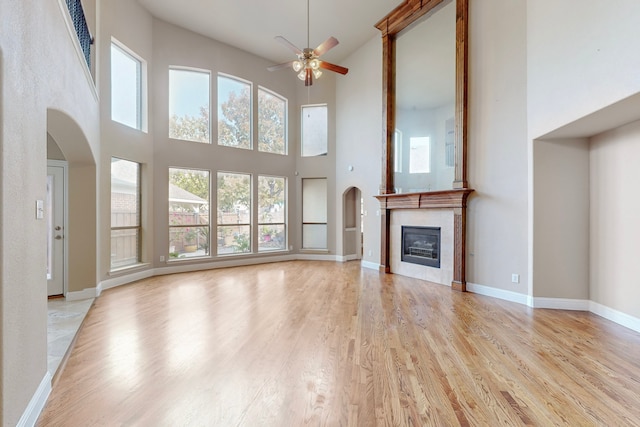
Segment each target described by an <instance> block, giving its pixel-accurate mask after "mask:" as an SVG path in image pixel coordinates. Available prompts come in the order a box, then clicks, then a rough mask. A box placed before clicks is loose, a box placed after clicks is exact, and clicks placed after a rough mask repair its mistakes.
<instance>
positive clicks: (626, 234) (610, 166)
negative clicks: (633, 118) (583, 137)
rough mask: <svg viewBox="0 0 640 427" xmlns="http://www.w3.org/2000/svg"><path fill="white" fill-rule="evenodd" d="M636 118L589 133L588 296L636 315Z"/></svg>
mask: <svg viewBox="0 0 640 427" xmlns="http://www.w3.org/2000/svg"><path fill="white" fill-rule="evenodd" d="M638 159H640V121H637V122H634V123H631V124H629V125H627V126H623V127H620V128H618V129H614V130H611V131H609V132H606V133H603V134H601V135H598V136H596V137H594V138H592V139H591V151H590V175H589V176H590V182H591V191H590V196H591V210H590V213H591V215H590V232H591V238H590V248H591V255H590V263H589V264H590V270H589V273H590V274H589V278H590V286H589V290H590V297H591V300H592V301H595V302H597V303H599V304H602V305H604V306H607V307H610V308H612V309H614V310H618V311H621V312H623V313H626V314H628V315H630V316H634V317H636V318H640V304H638V301H640V286H638V285H639V284H640V279H639V278H640V262H638V254H639V253H640V251H639V250H638V248H639V246H638V245H639V240H640V222H639V221H638V211H639V210H640V201H639V200H638V197H637V193H638V183H639V182H640V169H639V168H638Z"/></svg>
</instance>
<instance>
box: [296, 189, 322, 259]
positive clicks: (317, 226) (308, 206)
mask: <svg viewBox="0 0 640 427" xmlns="http://www.w3.org/2000/svg"><path fill="white" fill-rule="evenodd" d="M302 249H320V250H325V249H327V179H326V178H303V179H302Z"/></svg>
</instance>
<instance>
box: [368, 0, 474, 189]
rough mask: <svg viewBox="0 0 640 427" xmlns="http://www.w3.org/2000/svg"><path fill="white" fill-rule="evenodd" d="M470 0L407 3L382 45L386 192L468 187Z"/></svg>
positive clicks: (382, 26)
mask: <svg viewBox="0 0 640 427" xmlns="http://www.w3.org/2000/svg"><path fill="white" fill-rule="evenodd" d="M467 14H468V0H428V1H425V0H423V1H420V0H418V1H414V0H407V1H406V2H404V3H402V4H400V5H399V6H398V7H397V8H396V9H394V10H393V11H392V12H391V13H389V14H388V15H387V16H386V17H385V18H383V19H382V20H381V21H380V22H379V23H378V24H376V27H377V28H378V29H379V30H380V31H381V32H382V42H383V59H382V60H383V64H382V66H383V100H384V103H383V108H384V111H383V115H384V119H385V123H384V124H383V125H384V128H385V129H384V135H385V137H386V138H385V141H384V142H383V167H382V169H383V171H382V182H381V187H380V194H394V193H416V192H431V191H443V190H450V189H459V188H467V171H466V149H467V147H466V142H467V129H466V128H467V105H466V104H467V78H466V75H467V42H466V39H467V32H468V30H467Z"/></svg>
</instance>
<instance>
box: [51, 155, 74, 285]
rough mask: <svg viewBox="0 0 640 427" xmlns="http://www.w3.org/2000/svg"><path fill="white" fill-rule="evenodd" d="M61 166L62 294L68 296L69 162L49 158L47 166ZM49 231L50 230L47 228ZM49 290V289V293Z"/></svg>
mask: <svg viewBox="0 0 640 427" xmlns="http://www.w3.org/2000/svg"><path fill="white" fill-rule="evenodd" d="M49 167H59V168H62V176H63V180H64V182H63V186H62V187H63V194H62V211H63V215H62V216H63V218H62V227H63V230H64V239H62V257H63V260H62V270H63V271H62V295H63V296H65V297H66V296H67V291H68V281H69V238H68V235H69V234H68V231H69V214H68V211H69V162H67V161H65V160H50V159H47V168H49ZM47 231H48V230H47ZM48 293H49V292H48V291H47V294H48Z"/></svg>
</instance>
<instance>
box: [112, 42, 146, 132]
mask: <svg viewBox="0 0 640 427" xmlns="http://www.w3.org/2000/svg"><path fill="white" fill-rule="evenodd" d="M142 65H143V64H142V60H141V59H140V58H138V57H136V56H134V55H133V54H132V53H131V52H130V51H129V50H127V49H125V48H124V47H123V46H120V45H118V44H117V43H114V42H112V43H111V120H113V121H115V122H118V123H122V124H123V125H126V126H129V127H132V128H134V129H138V130H142V69H143V67H142Z"/></svg>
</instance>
